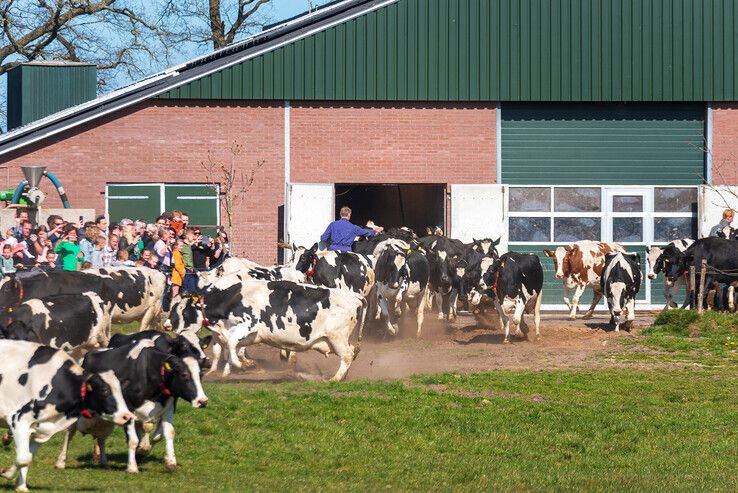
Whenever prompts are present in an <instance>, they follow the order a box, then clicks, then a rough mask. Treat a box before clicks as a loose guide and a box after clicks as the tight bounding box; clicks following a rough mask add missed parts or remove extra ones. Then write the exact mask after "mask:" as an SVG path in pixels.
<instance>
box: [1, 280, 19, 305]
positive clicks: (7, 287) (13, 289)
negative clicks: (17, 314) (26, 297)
mask: <svg viewBox="0 0 738 493" xmlns="http://www.w3.org/2000/svg"><path fill="white" fill-rule="evenodd" d="M22 298H23V288H22V284H21V282H20V281H19V280H18V279H17V278H16V277H15V275H12V274H7V275H5V276H3V277H2V279H0V306H2V307H8V306H14V305H18V304H20V303H21V302H22V301H23V300H22Z"/></svg>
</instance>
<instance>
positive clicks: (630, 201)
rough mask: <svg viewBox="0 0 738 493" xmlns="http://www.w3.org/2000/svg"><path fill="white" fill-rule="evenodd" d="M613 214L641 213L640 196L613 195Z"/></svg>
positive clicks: (641, 201) (641, 197) (641, 203)
mask: <svg viewBox="0 0 738 493" xmlns="http://www.w3.org/2000/svg"><path fill="white" fill-rule="evenodd" d="M612 211H613V212H643V196H642V195H615V196H613V198H612Z"/></svg>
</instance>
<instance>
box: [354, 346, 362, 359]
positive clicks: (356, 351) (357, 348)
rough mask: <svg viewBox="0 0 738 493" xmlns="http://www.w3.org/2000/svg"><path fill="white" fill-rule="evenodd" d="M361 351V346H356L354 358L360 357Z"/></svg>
mask: <svg viewBox="0 0 738 493" xmlns="http://www.w3.org/2000/svg"><path fill="white" fill-rule="evenodd" d="M359 351H361V346H359V345H358V344H357V345H356V346H354V358H356V357H357V356H358V355H359Z"/></svg>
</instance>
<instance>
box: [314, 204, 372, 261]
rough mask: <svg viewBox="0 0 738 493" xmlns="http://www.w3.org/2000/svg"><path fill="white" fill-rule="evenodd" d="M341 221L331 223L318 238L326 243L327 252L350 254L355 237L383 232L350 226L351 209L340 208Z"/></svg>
mask: <svg viewBox="0 0 738 493" xmlns="http://www.w3.org/2000/svg"><path fill="white" fill-rule="evenodd" d="M340 214H341V219H339V220H338V221H333V222H332V223H330V224H329V225H328V228H326V230H325V233H323V234H322V235H321V236H320V241H322V242H323V243H327V244H328V245H329V246H328V249H329V250H338V251H341V252H350V251H351V245H352V244H353V243H354V239H355V238H356V237H357V236H374V235H375V234H377V233H381V232H382V231H384V229H383V228H381V227H377V228H376V229H365V228H360V227H359V226H356V225H355V224H351V209H349V208H348V207H346V206H344V207H341V212H340Z"/></svg>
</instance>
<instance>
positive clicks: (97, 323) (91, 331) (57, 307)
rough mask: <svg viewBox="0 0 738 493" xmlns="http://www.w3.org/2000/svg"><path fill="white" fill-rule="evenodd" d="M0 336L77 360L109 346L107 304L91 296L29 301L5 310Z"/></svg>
mask: <svg viewBox="0 0 738 493" xmlns="http://www.w3.org/2000/svg"><path fill="white" fill-rule="evenodd" d="M0 336H2V337H3V338H5V339H11V340H17V341H30V342H38V343H40V344H45V345H47V346H51V347H53V348H57V349H63V350H65V351H67V352H68V353H71V354H72V356H73V357H74V358H75V359H78V358H80V357H82V356H83V355H84V353H85V352H87V351H89V350H90V349H94V348H99V347H105V346H107V345H108V340H109V339H110V304H109V303H106V302H104V301H103V300H102V299H101V298H100V297H99V296H98V295H97V294H95V293H93V292H87V293H80V294H57V295H53V296H47V297H46V298H44V299H30V300H27V301H24V302H23V303H21V304H20V305H18V306H14V307H8V308H7V309H6V310H5V313H4V314H3V316H2V318H0Z"/></svg>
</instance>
